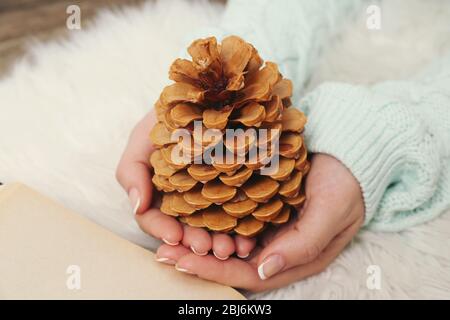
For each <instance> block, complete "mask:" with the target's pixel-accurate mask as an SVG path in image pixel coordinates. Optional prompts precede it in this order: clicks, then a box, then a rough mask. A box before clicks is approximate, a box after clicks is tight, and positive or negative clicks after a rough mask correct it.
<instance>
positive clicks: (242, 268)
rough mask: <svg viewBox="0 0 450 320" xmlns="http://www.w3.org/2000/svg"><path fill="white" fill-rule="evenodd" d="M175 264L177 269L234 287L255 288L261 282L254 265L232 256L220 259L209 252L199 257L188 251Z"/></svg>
mask: <svg viewBox="0 0 450 320" xmlns="http://www.w3.org/2000/svg"><path fill="white" fill-rule="evenodd" d="M176 266H177V270H184V272H187V273H193V274H195V275H197V276H198V277H200V278H202V279H206V280H210V281H214V282H218V283H221V284H224V285H227V286H231V287H235V288H242V289H247V290H256V288H257V286H258V285H260V284H261V283H262V282H263V281H262V280H261V279H259V277H258V273H257V272H256V267H255V266H254V265H252V264H250V263H249V262H248V261H246V260H242V259H239V258H234V257H231V258H229V259H228V260H226V261H222V260H218V259H216V258H215V257H214V256H213V255H211V254H209V255H206V256H203V257H201V256H197V255H195V254H193V253H190V254H186V255H183V256H182V257H181V258H179V260H178V261H177V264H176Z"/></svg>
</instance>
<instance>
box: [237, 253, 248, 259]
mask: <svg viewBox="0 0 450 320" xmlns="http://www.w3.org/2000/svg"><path fill="white" fill-rule="evenodd" d="M236 255H237V256H238V258H241V259H245V258H248V256H249V255H250V252H249V253H247V254H246V255H240V254H236Z"/></svg>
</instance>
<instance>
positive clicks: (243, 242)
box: [234, 235, 256, 259]
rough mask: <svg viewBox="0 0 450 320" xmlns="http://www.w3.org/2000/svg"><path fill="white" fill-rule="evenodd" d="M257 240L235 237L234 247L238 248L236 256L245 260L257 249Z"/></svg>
mask: <svg viewBox="0 0 450 320" xmlns="http://www.w3.org/2000/svg"><path fill="white" fill-rule="evenodd" d="M255 245H256V240H255V239H253V238H252V239H250V238H246V237H243V236H240V235H237V236H235V237H234V246H235V248H236V255H237V256H238V257H239V258H241V259H245V258H247V257H248V256H249V255H250V252H251V251H252V250H253V248H255Z"/></svg>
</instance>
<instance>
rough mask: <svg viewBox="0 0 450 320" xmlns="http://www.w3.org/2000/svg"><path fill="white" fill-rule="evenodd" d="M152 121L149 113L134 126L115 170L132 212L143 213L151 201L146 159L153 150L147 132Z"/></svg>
mask: <svg viewBox="0 0 450 320" xmlns="http://www.w3.org/2000/svg"><path fill="white" fill-rule="evenodd" d="M153 122H154V117H153V114H152V113H149V114H148V115H147V116H146V117H145V118H144V119H143V120H141V121H140V122H139V123H138V125H137V126H136V127H135V128H134V130H133V132H132V133H131V135H130V139H129V141H128V145H127V147H126V148H125V151H124V153H123V155H122V158H121V160H120V162H119V165H118V167H117V171H116V178H117V181H119V183H120V185H121V186H122V187H123V188H124V189H125V191H126V192H127V194H128V197H129V199H130V203H131V206H132V208H133V212H134V213H144V212H145V211H147V210H148V208H149V207H150V204H151V201H152V182H151V175H150V169H149V165H148V161H149V158H150V154H151V152H152V151H153V145H152V143H151V142H150V139H149V137H148V134H149V132H150V130H151V127H152V125H153Z"/></svg>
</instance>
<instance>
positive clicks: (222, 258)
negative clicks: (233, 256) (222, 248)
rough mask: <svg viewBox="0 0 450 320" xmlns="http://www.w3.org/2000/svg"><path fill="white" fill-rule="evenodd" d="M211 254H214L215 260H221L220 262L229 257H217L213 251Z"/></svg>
mask: <svg viewBox="0 0 450 320" xmlns="http://www.w3.org/2000/svg"><path fill="white" fill-rule="evenodd" d="M213 254H214V256H215V257H216V258H217V259H219V260H222V261H224V260H227V259H228V258H229V257H230V256H226V257H220V256H218V255H217V254H216V253H215V252H214V250H213Z"/></svg>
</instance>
